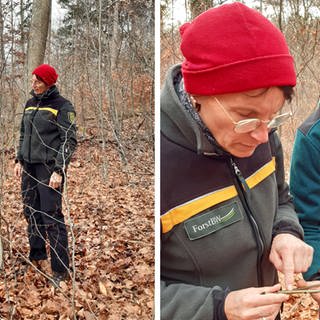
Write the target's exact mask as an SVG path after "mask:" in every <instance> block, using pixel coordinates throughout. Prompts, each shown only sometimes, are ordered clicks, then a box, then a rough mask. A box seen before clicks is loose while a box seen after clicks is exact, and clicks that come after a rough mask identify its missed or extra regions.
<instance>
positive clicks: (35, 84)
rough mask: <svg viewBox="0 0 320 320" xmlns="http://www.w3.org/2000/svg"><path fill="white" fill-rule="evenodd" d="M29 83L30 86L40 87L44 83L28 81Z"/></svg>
mask: <svg viewBox="0 0 320 320" xmlns="http://www.w3.org/2000/svg"><path fill="white" fill-rule="evenodd" d="M30 83H31V85H32V86H41V85H42V84H43V83H44V82H42V81H40V80H32V79H31V80H30Z"/></svg>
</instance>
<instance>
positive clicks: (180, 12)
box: [160, 0, 320, 319]
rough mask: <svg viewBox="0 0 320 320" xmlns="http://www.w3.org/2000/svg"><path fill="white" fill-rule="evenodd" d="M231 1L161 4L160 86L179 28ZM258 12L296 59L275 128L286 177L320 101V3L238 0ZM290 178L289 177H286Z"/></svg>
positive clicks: (295, 315)
mask: <svg viewBox="0 0 320 320" xmlns="http://www.w3.org/2000/svg"><path fill="white" fill-rule="evenodd" d="M232 2H234V1H226V0H161V69H160V74H161V83H163V81H164V79H165V75H166V72H167V70H168V68H169V67H170V66H171V65H173V64H176V63H181V62H182V60H183V58H182V55H181V53H180V49H179V44H180V34H179V26H180V25H181V24H183V23H184V22H186V21H190V20H192V19H193V18H194V17H196V16H197V15H199V14H200V13H201V12H203V11H205V10H207V9H209V8H212V7H215V6H218V5H221V4H224V3H232ZM240 2H242V3H244V4H246V5H248V6H249V7H251V8H254V9H256V10H259V11H260V12H261V13H262V14H263V15H265V16H266V17H267V18H268V19H270V20H271V21H272V22H273V23H274V24H275V25H276V26H278V28H280V30H281V31H282V32H283V33H284V35H285V37H286V39H287V42H288V45H289V48H290V51H291V54H292V55H293V56H294V59H295V68H296V72H297V86H296V88H295V96H294V99H293V101H292V102H291V103H290V104H288V105H285V107H284V108H283V110H290V111H291V112H292V113H293V117H292V119H291V120H290V121H289V123H288V124H285V125H283V126H281V128H279V134H280V137H281V140H282V144H283V149H284V153H285V166H286V173H287V176H288V172H289V165H290V157H291V152H292V146H293V141H294V137H295V132H296V130H297V127H298V126H299V125H300V124H301V123H302V122H303V120H304V119H305V118H306V117H307V116H308V115H309V114H310V113H311V112H312V111H313V110H315V108H316V107H317V104H318V101H319V97H320V1H319V0H247V1H240ZM288 178H289V177H288ZM317 309H318V306H317V305H315V304H314V302H313V301H312V299H311V298H310V296H307V295H306V296H302V297H301V296H300V297H299V296H297V297H293V299H291V300H290V302H289V303H288V304H286V305H285V312H284V315H283V319H318V315H317Z"/></svg>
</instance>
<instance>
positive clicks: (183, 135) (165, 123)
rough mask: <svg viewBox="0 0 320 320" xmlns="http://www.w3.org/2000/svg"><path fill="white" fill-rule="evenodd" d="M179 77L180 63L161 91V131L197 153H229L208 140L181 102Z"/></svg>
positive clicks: (171, 70) (219, 154) (170, 71)
mask: <svg viewBox="0 0 320 320" xmlns="http://www.w3.org/2000/svg"><path fill="white" fill-rule="evenodd" d="M179 79H181V65H175V66H173V67H172V68H171V69H170V70H169V72H168V75H167V78H166V81H165V84H164V87H163V89H162V91H161V131H162V133H163V134H164V135H165V136H167V137H168V138H169V139H170V140H172V141H174V142H176V143H178V144H180V145H182V146H184V147H186V148H188V149H192V150H194V151H196V152H197V153H198V154H204V155H216V156H223V155H225V156H226V155H229V153H227V152H226V151H225V150H223V149H222V148H221V147H220V146H219V145H218V143H217V142H216V141H215V140H214V138H213V139H212V140H213V141H211V142H210V141H209V140H208V138H207V136H206V135H205V134H204V131H203V128H201V126H200V125H199V124H198V123H197V121H196V120H195V119H194V118H193V117H192V115H191V114H190V112H188V111H187V109H186V108H185V106H183V104H182V103H181V101H180V99H179V95H178V93H177V91H178V86H179V83H178V82H179Z"/></svg>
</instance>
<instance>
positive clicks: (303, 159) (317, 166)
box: [290, 101, 320, 280]
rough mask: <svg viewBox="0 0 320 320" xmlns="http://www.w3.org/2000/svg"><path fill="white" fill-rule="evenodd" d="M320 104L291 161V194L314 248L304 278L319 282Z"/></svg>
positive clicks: (299, 136)
mask: <svg viewBox="0 0 320 320" xmlns="http://www.w3.org/2000/svg"><path fill="white" fill-rule="evenodd" d="M319 179H320V101H319V103H318V107H317V108H316V110H315V111H314V112H313V113H312V114H310V115H309V116H308V118H307V119H306V120H305V121H304V122H303V123H302V124H301V125H300V126H299V128H298V130H297V133H296V137H295V141H294V146H293V151H292V159H291V168H290V191H291V193H292V195H293V201H294V205H295V208H296V211H297V212H298V216H299V220H300V223H301V225H302V227H303V229H304V234H305V241H306V242H307V243H308V244H309V245H310V246H312V247H313V248H314V256H313V261H312V264H311V266H310V268H309V269H308V271H307V272H306V273H304V278H305V279H306V280H315V279H319V280H320V182H319Z"/></svg>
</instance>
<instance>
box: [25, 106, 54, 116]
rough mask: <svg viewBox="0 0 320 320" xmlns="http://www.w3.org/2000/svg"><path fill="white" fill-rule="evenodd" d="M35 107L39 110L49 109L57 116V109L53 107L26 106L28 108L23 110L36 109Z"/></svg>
mask: <svg viewBox="0 0 320 320" xmlns="http://www.w3.org/2000/svg"><path fill="white" fill-rule="evenodd" d="M36 109H38V110H39V111H49V112H51V113H53V114H54V115H55V116H57V114H58V110H56V109H53V108H49V107H43V108H37V107H28V108H26V110H25V111H28V110H36Z"/></svg>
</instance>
